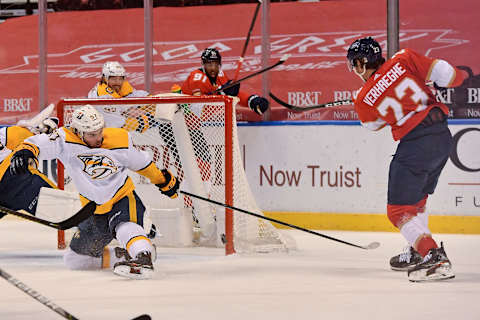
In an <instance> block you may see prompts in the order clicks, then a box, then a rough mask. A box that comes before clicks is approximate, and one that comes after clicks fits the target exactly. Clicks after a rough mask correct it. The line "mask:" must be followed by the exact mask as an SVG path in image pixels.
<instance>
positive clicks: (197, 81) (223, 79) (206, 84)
mask: <svg viewBox="0 0 480 320" xmlns="http://www.w3.org/2000/svg"><path fill="white" fill-rule="evenodd" d="M228 80H229V79H228V77H227V76H226V75H225V73H223V71H222V70H220V72H219V73H218V76H217V81H216V83H215V84H212V83H211V82H210V80H209V79H208V77H207V75H206V74H205V73H204V72H203V71H202V70H200V69H197V70H194V71H192V72H191V73H190V75H189V76H188V78H187V79H186V80H185V82H184V83H183V85H182V93H185V94H190V95H206V94H213V92H214V91H215V90H217V89H218V88H219V87H220V86H222V85H224V84H225V83H227V81H228ZM238 97H239V98H240V104H241V105H242V106H245V107H248V98H249V97H250V94H249V93H247V92H244V91H240V92H239V93H238Z"/></svg>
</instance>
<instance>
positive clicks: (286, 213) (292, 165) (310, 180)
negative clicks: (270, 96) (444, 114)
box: [239, 120, 480, 233]
mask: <svg viewBox="0 0 480 320" xmlns="http://www.w3.org/2000/svg"><path fill="white" fill-rule="evenodd" d="M449 124H450V130H451V131H452V135H453V136H454V141H455V143H454V147H453V150H452V154H451V157H450V159H449V160H448V162H447V164H446V167H445V169H444V171H443V173H442V175H441V177H440V180H439V182H438V185H437V189H436V191H435V194H434V195H433V196H430V198H429V200H428V203H427V210H428V212H429V213H430V214H431V219H430V222H431V225H430V227H431V229H432V231H434V232H446V233H480V158H479V156H478V155H479V150H480V122H478V121H477V120H453V121H450V122H449ZM239 137H240V145H241V148H242V153H243V157H244V166H245V170H246V172H247V177H248V180H249V183H250V187H251V188H252V190H253V193H254V194H255V196H256V200H257V202H258V204H259V206H260V208H262V209H263V210H264V211H266V213H267V214H268V215H269V216H272V217H275V218H278V219H284V220H288V221H289V222H291V223H297V224H299V225H302V226H305V227H308V228H313V229H336V230H372V231H373V230H376V231H394V230H395V228H393V226H392V225H391V224H390V222H389V221H388V219H387V218H386V215H385V211H386V201H387V200H386V196H387V180H388V166H389V163H390V160H391V158H392V155H393V154H394V153H395V149H396V146H397V143H396V142H394V141H393V139H392V137H391V133H390V130H389V129H387V128H386V129H383V130H381V131H378V132H372V131H369V130H367V129H365V128H363V127H361V126H360V125H359V122H357V121H351V122H350V121H337V122H332V121H324V122H322V121H319V122H270V123H258V124H242V125H240V129H239Z"/></svg>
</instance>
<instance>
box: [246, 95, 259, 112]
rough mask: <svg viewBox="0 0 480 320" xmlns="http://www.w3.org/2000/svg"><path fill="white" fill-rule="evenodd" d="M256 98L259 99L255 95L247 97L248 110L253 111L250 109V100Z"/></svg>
mask: <svg viewBox="0 0 480 320" xmlns="http://www.w3.org/2000/svg"><path fill="white" fill-rule="evenodd" d="M258 97H259V96H258V95H256V94H252V95H251V96H250V97H248V100H247V104H248V107H249V108H250V109H252V110H253V108H252V106H251V102H252V100H253V99H255V98H258Z"/></svg>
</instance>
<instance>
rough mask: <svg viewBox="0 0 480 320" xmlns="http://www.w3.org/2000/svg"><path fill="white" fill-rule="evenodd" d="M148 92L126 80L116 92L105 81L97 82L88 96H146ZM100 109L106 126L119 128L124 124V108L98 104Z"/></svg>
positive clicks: (95, 97) (96, 97) (94, 97)
mask: <svg viewBox="0 0 480 320" xmlns="http://www.w3.org/2000/svg"><path fill="white" fill-rule="evenodd" d="M148 95H149V94H148V92H147V91H144V90H135V89H134V88H133V87H132V86H131V85H130V83H128V81H124V82H123V84H122V87H121V89H120V92H116V91H115V90H113V89H112V88H110V87H109V86H107V84H106V83H100V82H99V83H97V84H96V85H95V87H93V88H92V89H91V90H90V92H88V96H87V97H88V98H93V99H98V98H132V97H147V96H148ZM97 110H98V111H100V112H101V113H102V115H103V117H104V119H105V126H106V127H113V128H121V127H122V126H124V125H125V122H126V119H127V117H126V116H125V115H124V114H123V113H124V111H125V110H124V109H120V108H118V107H116V106H115V105H111V106H99V108H98V109H97Z"/></svg>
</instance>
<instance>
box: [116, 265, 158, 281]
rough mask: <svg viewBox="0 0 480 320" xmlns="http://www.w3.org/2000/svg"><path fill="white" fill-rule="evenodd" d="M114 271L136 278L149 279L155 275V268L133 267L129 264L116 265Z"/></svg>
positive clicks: (120, 274)
mask: <svg viewBox="0 0 480 320" xmlns="http://www.w3.org/2000/svg"><path fill="white" fill-rule="evenodd" d="M113 273H114V274H116V275H118V276H121V277H125V278H129V279H134V280H147V279H151V278H152V277H153V270H152V269H148V268H142V267H132V266H127V265H121V266H116V267H115V268H114V269H113Z"/></svg>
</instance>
